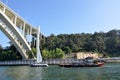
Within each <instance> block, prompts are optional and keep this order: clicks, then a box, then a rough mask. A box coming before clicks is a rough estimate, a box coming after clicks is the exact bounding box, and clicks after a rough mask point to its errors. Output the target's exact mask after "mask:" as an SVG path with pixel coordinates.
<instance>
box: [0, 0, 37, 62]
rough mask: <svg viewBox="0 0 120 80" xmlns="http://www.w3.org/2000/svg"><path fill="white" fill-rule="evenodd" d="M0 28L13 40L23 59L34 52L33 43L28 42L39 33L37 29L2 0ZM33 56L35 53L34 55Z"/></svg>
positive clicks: (0, 3) (0, 4)
mask: <svg viewBox="0 0 120 80" xmlns="http://www.w3.org/2000/svg"><path fill="white" fill-rule="evenodd" d="M0 30H1V31H2V32H3V33H4V34H5V35H6V36H7V37H8V38H9V39H10V40H11V42H12V43H13V44H14V46H15V47H16V48H17V50H18V51H19V53H20V54H21V55H22V57H23V59H25V60H26V59H28V55H29V53H32V50H31V43H28V41H27V38H26V36H27V35H29V36H31V37H29V40H32V36H36V35H37V29H36V28H34V27H33V26H31V25H30V24H29V23H27V22H26V21H25V20H24V19H23V18H22V17H20V16H19V15H18V14H17V13H15V12H14V11H13V10H12V9H10V8H9V7H8V6H6V5H5V4H4V3H2V2H1V1H0ZM33 58H35V57H34V55H33Z"/></svg>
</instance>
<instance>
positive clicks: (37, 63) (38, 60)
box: [30, 27, 48, 67]
mask: <svg viewBox="0 0 120 80" xmlns="http://www.w3.org/2000/svg"><path fill="white" fill-rule="evenodd" d="M39 30H40V27H38V32H37V42H36V49H37V60H36V62H35V63H33V64H30V67H48V64H45V63H42V56H41V52H40V49H39V45H40V44H39V42H40V40H39V38H40V31H39Z"/></svg>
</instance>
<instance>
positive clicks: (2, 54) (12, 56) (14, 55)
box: [0, 45, 22, 61]
mask: <svg viewBox="0 0 120 80" xmlns="http://www.w3.org/2000/svg"><path fill="white" fill-rule="evenodd" d="M21 59H22V57H21V55H20V54H19V52H18V51H17V49H16V48H15V47H14V45H11V46H9V47H6V48H5V49H3V48H2V46H0V61H5V60H21Z"/></svg>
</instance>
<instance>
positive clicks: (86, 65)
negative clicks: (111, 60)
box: [59, 62, 104, 67]
mask: <svg viewBox="0 0 120 80" xmlns="http://www.w3.org/2000/svg"><path fill="white" fill-rule="evenodd" d="M103 65H104V62H102V63H97V64H95V63H93V64H88V63H87V64H81V63H69V64H59V66H60V67H100V66H103Z"/></svg>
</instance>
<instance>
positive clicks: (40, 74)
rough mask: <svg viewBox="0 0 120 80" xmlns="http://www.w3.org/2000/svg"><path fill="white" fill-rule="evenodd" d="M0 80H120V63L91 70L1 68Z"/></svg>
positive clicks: (86, 68) (26, 67)
mask: <svg viewBox="0 0 120 80" xmlns="http://www.w3.org/2000/svg"><path fill="white" fill-rule="evenodd" d="M0 80H120V63H107V64H105V65H104V66H102V67H91V68H89V67H82V68H62V67H59V66H57V65H53V66H49V67H46V68H41V67H29V66H1V67H0Z"/></svg>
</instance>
